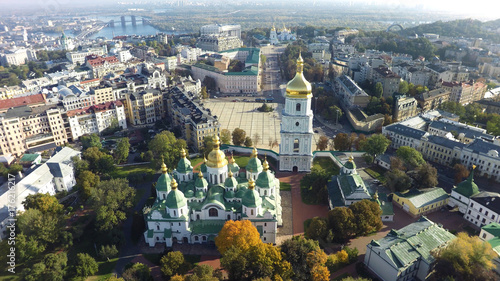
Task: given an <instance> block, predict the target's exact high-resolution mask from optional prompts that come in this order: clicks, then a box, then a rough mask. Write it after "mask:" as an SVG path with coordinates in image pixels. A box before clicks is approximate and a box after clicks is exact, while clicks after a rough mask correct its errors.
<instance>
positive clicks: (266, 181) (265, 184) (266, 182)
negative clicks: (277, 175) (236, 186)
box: [255, 170, 274, 188]
mask: <svg viewBox="0 0 500 281" xmlns="http://www.w3.org/2000/svg"><path fill="white" fill-rule="evenodd" d="M255 185H257V186H258V187H260V188H270V187H273V186H274V175H273V173H271V171H269V170H266V171H263V172H262V173H260V174H259V176H258V177H257V180H256V181H255Z"/></svg>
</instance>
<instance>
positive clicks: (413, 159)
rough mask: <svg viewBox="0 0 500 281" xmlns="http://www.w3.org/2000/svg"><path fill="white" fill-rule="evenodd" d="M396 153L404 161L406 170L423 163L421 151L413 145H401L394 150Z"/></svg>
mask: <svg viewBox="0 0 500 281" xmlns="http://www.w3.org/2000/svg"><path fill="white" fill-rule="evenodd" d="M396 155H397V156H398V158H399V159H401V160H402V161H403V162H404V164H405V167H406V168H407V169H408V170H413V169H415V168H417V167H420V166H421V165H422V164H424V163H425V160H424V158H423V157H422V153H420V152H419V151H417V150H416V149H415V148H413V147H409V146H401V147H399V148H398V150H396Z"/></svg>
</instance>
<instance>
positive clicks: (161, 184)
mask: <svg viewBox="0 0 500 281" xmlns="http://www.w3.org/2000/svg"><path fill="white" fill-rule="evenodd" d="M161 173H162V174H161V176H160V177H159V178H158V181H157V182H156V189H157V190H158V191H166V192H169V191H170V185H171V183H172V178H171V177H170V175H169V174H168V173H167V165H165V163H162V164H161Z"/></svg>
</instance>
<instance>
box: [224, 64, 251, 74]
mask: <svg viewBox="0 0 500 281" xmlns="http://www.w3.org/2000/svg"><path fill="white" fill-rule="evenodd" d="M258 74H259V70H258V68H257V67H255V66H252V67H250V68H245V69H244V70H243V71H242V72H224V75H228V76H244V75H252V76H253V75H258Z"/></svg>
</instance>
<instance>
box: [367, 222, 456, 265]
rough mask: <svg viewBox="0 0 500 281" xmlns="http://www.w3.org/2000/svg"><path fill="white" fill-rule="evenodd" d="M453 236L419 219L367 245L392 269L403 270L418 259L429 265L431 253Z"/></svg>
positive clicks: (433, 224)
mask: <svg viewBox="0 0 500 281" xmlns="http://www.w3.org/2000/svg"><path fill="white" fill-rule="evenodd" d="M454 238H455V236H454V235H453V234H451V233H450V232H448V231H447V230H445V229H443V228H442V227H440V226H439V225H437V224H435V223H433V222H432V221H430V220H428V219H427V218H426V217H422V218H420V219H419V220H418V221H417V222H414V223H412V224H409V225H408V226H406V227H403V228H401V229H399V230H392V231H391V232H389V234H387V236H386V237H384V238H382V239H379V240H377V241H372V242H371V243H370V244H369V245H370V247H371V248H374V249H377V252H378V253H380V254H381V256H382V257H383V258H384V259H385V260H386V261H388V262H390V263H391V265H392V266H393V267H394V268H398V269H399V268H403V269H404V268H405V267H407V266H408V265H410V264H412V263H413V262H414V261H415V260H417V259H418V258H422V259H423V260H424V261H426V262H427V263H431V262H432V261H433V260H434V258H433V257H432V255H431V251H432V250H434V249H436V248H438V247H440V246H442V245H443V244H445V243H447V242H448V241H450V240H452V239H454Z"/></svg>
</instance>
